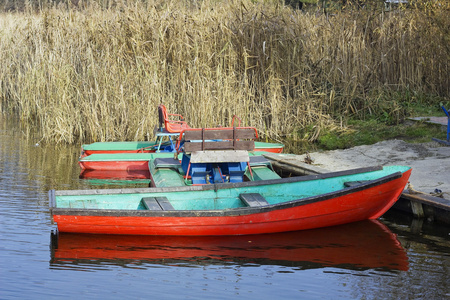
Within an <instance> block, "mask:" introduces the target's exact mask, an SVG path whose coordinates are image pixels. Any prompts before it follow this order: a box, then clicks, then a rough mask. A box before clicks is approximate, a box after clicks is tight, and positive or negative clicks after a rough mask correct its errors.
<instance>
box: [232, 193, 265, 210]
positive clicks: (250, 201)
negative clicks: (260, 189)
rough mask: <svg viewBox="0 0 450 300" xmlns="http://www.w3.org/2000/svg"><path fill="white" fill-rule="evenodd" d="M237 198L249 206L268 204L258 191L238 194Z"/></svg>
mask: <svg viewBox="0 0 450 300" xmlns="http://www.w3.org/2000/svg"><path fill="white" fill-rule="evenodd" d="M239 199H241V200H242V202H244V203H245V204H246V205H247V206H250V207H259V206H264V205H269V202H267V200H266V198H264V197H263V196H262V195H261V194H259V193H245V194H240V195H239Z"/></svg>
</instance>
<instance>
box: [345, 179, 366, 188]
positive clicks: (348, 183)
mask: <svg viewBox="0 0 450 300" xmlns="http://www.w3.org/2000/svg"><path fill="white" fill-rule="evenodd" d="M368 181H369V180H358V181H347V182H344V186H346V187H354V186H357V185H361V184H363V183H366V182H368Z"/></svg>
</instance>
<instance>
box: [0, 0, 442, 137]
mask: <svg viewBox="0 0 450 300" xmlns="http://www.w3.org/2000/svg"><path fill="white" fill-rule="evenodd" d="M69 4H70V3H69ZM447 9H448V8H447ZM445 13H446V11H445V10H444V9H435V10H433V14H431V13H429V10H428V11H427V10H424V9H416V10H395V11H392V12H385V11H368V10H359V11H357V12H340V13H337V14H336V15H334V16H327V15H323V14H313V13H302V12H299V11H294V10H292V9H290V8H288V7H285V6H283V5H280V3H278V2H276V1H272V2H260V3H254V2H252V1H247V0H243V1H237V0H233V1H224V2H221V1H201V2H195V1H186V2H183V1H174V0H169V1H162V0H154V1H147V2H146V3H141V2H133V3H131V2H128V3H127V2H124V3H120V4H117V5H107V7H105V5H103V6H100V5H97V4H96V2H91V3H90V4H89V5H86V6H84V7H67V6H64V5H62V4H60V5H59V6H54V7H50V8H46V9H42V10H41V11H40V13H38V14H36V13H33V12H22V13H15V14H12V13H10V14H3V15H2V16H1V17H0V20H1V21H0V22H3V23H4V24H8V26H1V28H2V29H0V61H1V62H2V64H1V65H0V88H1V90H0V103H1V111H3V112H14V113H15V114H17V115H18V116H19V117H20V118H21V120H22V121H23V122H24V123H26V124H30V125H31V126H38V127H39V128H42V135H43V139H44V140H47V141H57V142H67V143H74V142H80V141H82V142H89V141H106V140H143V139H151V138H152V137H153V128H154V126H155V125H156V123H157V111H156V108H157V106H158V104H160V103H164V104H165V105H166V106H167V107H168V110H169V111H170V112H173V113H181V114H183V115H184V116H185V117H186V120H187V121H188V122H189V124H190V125H191V126H194V127H205V126H208V127H211V126H216V125H228V124H229V123H230V121H231V118H232V116H233V115H238V116H239V117H241V119H242V120H243V123H244V124H245V125H250V126H255V127H257V129H258V130H259V132H260V135H262V136H263V137H265V138H269V139H272V140H282V139H283V137H286V136H291V137H293V138H300V139H301V138H308V139H310V140H314V139H315V138H317V136H318V134H320V130H321V129H323V128H326V127H328V128H330V127H333V126H336V124H338V123H339V121H341V120H342V118H344V119H345V118H346V117H348V116H350V115H355V114H356V115H361V116H364V115H367V114H373V113H376V112H377V111H383V110H388V111H389V110H392V109H395V107H398V106H399V104H398V103H396V102H395V101H390V100H388V101H386V100H382V99H381V98H380V97H379V95H380V93H384V92H385V91H392V90H399V91H402V90H408V91H416V92H420V93H432V94H437V95H441V96H444V97H445V96H448V94H449V92H450V85H449V76H448V74H449V71H450V70H449V53H450V50H449V46H448V43H449V37H448V34H449V33H448V28H449V21H448V19H447V18H444V17H443V16H444V14H445ZM439 22H440V23H439ZM408 101H410V100H408ZM308 126H309V127H312V128H314V130H313V131H312V132H313V133H312V134H311V135H309V136H298V137H296V136H293V134H294V133H296V132H298V129H299V128H304V127H308ZM294 135H295V134H294Z"/></svg>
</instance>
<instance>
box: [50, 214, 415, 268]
mask: <svg viewBox="0 0 450 300" xmlns="http://www.w3.org/2000/svg"><path fill="white" fill-rule="evenodd" d="M51 248H52V260H51V263H52V264H67V263H69V264H70V263H77V262H80V261H83V262H87V263H96V262H98V261H104V260H108V261H112V262H114V261H117V263H119V262H120V260H141V261H148V262H153V263H168V262H169V261H171V262H173V261H201V262H202V263H208V261H211V260H212V261H217V260H219V261H224V262H233V263H239V264H241V263H257V264H280V265H288V266H295V265H297V266H302V267H303V268H318V267H338V268H346V269H371V268H383V269H390V270H402V271H406V270H408V258H407V255H406V251H405V250H404V249H403V247H402V246H401V244H400V242H399V241H398V240H397V238H396V235H395V234H393V233H392V232H391V231H390V230H389V228H387V227H386V226H385V225H384V224H382V223H380V222H379V221H374V220H368V221H362V222H357V223H352V224H346V225H341V226H334V227H327V228H322V229H314V230H305V231H296V232H285V233H277V234H263V235H248V236H207V237H198V236H193V237H191V236H120V235H90V234H70V233H59V235H58V237H57V239H53V240H52V247H51Z"/></svg>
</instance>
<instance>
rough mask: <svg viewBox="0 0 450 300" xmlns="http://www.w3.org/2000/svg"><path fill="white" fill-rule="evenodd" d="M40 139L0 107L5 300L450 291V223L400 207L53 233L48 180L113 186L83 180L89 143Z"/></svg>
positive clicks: (0, 274) (430, 294) (425, 295)
mask: <svg viewBox="0 0 450 300" xmlns="http://www.w3.org/2000/svg"><path fill="white" fill-rule="evenodd" d="M39 140H40V138H39V136H36V137H32V138H26V135H25V134H24V133H23V132H22V131H21V130H20V129H17V127H14V125H13V124H12V123H11V122H10V121H9V120H7V119H6V117H5V116H2V115H0V299H16V298H18V299H61V298H65V299H99V298H102V299H124V298H126V299H142V298H150V297H151V298H155V299H207V298H208V299H230V298H232V297H239V298H242V299H293V298H296V299H300V298H301V299H329V298H333V299H335V298H341V299H386V298H396V299H413V298H414V299H450V235H449V234H450V230H449V228H448V227H445V226H442V225H437V224H436V223H427V222H420V221H417V220H413V219H411V218H410V217H409V216H406V215H403V214H400V213H398V212H389V213H388V214H386V215H385V216H384V217H383V218H382V219H381V220H380V221H379V222H378V221H377V222H371V221H367V222H359V223H354V224H348V225H345V226H339V227H331V228H324V229H318V230H309V231H303V232H292V233H283V234H271V235H259V236H241V237H190V238H189V237H134V236H93V235H82V234H62V233H61V234H59V235H58V234H56V233H54V234H52V232H54V231H55V225H52V224H51V218H50V214H49V210H48V196H47V192H48V190H49V189H93V188H103V187H108V188H110V187H111V185H106V184H105V182H104V181H96V180H87V179H80V178H79V174H80V169H79V167H78V165H77V159H78V155H79V151H80V147H79V146H76V147H72V146H55V145H39V146H36V143H37V142H38V141H39ZM109 183H111V182H109ZM117 184H118V185H120V184H121V183H120V182H118V183H117ZM146 184H147V182H143V183H142V185H143V186H145V185H146ZM138 185H139V184H138Z"/></svg>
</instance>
